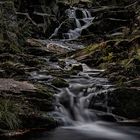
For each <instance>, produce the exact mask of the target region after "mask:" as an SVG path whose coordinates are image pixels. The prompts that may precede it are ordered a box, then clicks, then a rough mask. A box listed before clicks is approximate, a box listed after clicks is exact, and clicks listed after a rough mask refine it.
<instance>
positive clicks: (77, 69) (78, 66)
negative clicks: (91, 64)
mask: <svg viewBox="0 0 140 140" xmlns="http://www.w3.org/2000/svg"><path fill="white" fill-rule="evenodd" d="M72 70H76V71H83V66H82V65H73V66H72Z"/></svg>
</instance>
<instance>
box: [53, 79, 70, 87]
mask: <svg viewBox="0 0 140 140" xmlns="http://www.w3.org/2000/svg"><path fill="white" fill-rule="evenodd" d="M52 84H53V85H54V86H56V87H58V88H64V87H69V84H68V83H67V81H65V80H64V79H60V78H56V79H54V80H53V81H52Z"/></svg>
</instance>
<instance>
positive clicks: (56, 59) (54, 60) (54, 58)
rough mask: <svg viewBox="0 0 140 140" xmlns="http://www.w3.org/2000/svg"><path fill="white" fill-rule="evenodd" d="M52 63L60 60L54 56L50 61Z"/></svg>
mask: <svg viewBox="0 0 140 140" xmlns="http://www.w3.org/2000/svg"><path fill="white" fill-rule="evenodd" d="M49 61H50V62H58V58H57V57H56V56H52V57H50V59H49Z"/></svg>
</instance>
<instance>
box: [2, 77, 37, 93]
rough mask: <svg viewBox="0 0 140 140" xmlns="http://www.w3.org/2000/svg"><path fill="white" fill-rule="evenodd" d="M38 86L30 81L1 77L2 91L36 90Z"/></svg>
mask: <svg viewBox="0 0 140 140" xmlns="http://www.w3.org/2000/svg"><path fill="white" fill-rule="evenodd" d="M36 89H37V88H35V87H34V85H32V84H30V83H28V82H25V81H24V82H19V81H15V80H14V79H2V78H1V79H0V92H2V91H5V92H14V93H20V92H35V90H36Z"/></svg>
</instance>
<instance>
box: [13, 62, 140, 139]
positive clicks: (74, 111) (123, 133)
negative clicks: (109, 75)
mask: <svg viewBox="0 0 140 140" xmlns="http://www.w3.org/2000/svg"><path fill="white" fill-rule="evenodd" d="M66 63H67V66H66V68H65V69H69V66H71V65H77V64H78V65H79V63H77V62H76V61H75V60H71V59H68V60H66ZM53 65H54V67H58V65H57V63H54V64H53ZM81 65H82V67H83V71H82V72H79V73H78V75H75V76H70V78H66V79H65V80H67V82H69V84H70V85H69V87H68V88H61V89H58V90H59V92H58V93H57V94H56V95H55V97H56V108H55V111H54V112H52V113H51V115H52V116H53V117H54V118H56V119H57V120H59V122H61V125H62V126H61V127H58V128H56V129H55V130H52V131H46V132H39V133H31V134H28V135H25V136H23V137H22V138H19V139H18V138H17V139H16V140H71V139H72V140H139V138H140V133H139V132H140V128H139V127H136V126H125V125H119V124H117V123H114V122H107V121H103V120H102V119H100V118H98V111H95V110H91V109H89V108H88V107H89V104H90V101H91V99H92V98H94V95H97V94H101V93H104V94H106V93H107V92H109V91H112V90H114V87H113V86H112V85H111V84H110V83H109V82H108V80H107V79H106V78H102V77H100V73H101V72H102V70H97V69H91V68H89V67H88V66H87V65H85V64H81ZM38 76H39V75H38ZM106 107H107V106H106ZM110 110H111V109H110V108H109V107H108V109H107V112H106V113H105V114H110V115H112V116H113V114H112V113H111V111H110ZM100 114H101V115H102V114H104V113H103V112H101V113H100ZM116 119H117V120H119V118H117V116H116ZM12 140H15V139H12Z"/></svg>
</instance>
